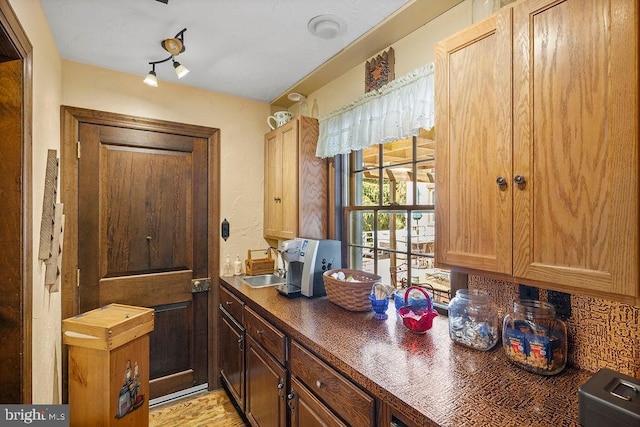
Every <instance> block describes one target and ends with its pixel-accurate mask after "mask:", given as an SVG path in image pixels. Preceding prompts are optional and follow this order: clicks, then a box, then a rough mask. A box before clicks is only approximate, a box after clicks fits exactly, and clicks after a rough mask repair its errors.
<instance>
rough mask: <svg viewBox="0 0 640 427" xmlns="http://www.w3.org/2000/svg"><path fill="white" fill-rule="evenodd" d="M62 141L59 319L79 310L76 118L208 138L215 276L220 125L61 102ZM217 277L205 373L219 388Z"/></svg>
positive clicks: (211, 253) (215, 269)
mask: <svg viewBox="0 0 640 427" xmlns="http://www.w3.org/2000/svg"><path fill="white" fill-rule="evenodd" d="M60 123H61V146H60V168H61V170H62V173H61V183H60V192H61V194H60V199H61V202H62V203H64V213H65V217H66V218H65V228H64V251H63V255H62V272H61V275H62V278H61V282H62V302H61V304H62V319H66V318H68V317H72V316H75V315H76V314H79V313H78V273H77V272H78V163H77V161H78V152H80V157H82V149H81V148H80V149H79V148H78V145H79V144H78V127H79V125H80V123H87V124H92V125H103V126H117V127H122V128H129V129H137V130H147V131H155V132H163V133H173V134H177V135H186V136H192V137H194V138H203V139H206V140H207V143H208V147H209V149H208V162H207V164H208V194H209V198H208V199H209V200H208V210H209V218H208V224H207V228H208V234H209V238H208V250H209V260H208V270H209V276H214V278H215V277H217V276H218V271H219V258H220V256H219V252H220V239H218V238H217V235H216V232H215V230H217V229H218V224H219V223H220V203H219V200H220V129H216V128H209V127H204V126H197V125H189V124H184V123H177V122H170V121H165V120H158V119H149V118H143V117H137V116H131V115H126V114H118V113H110V112H105V111H96V110H89V109H84V108H78V107H71V106H66V105H62V106H61V107H60ZM215 284H217V280H212V286H211V289H210V290H209V295H208V332H209V333H208V343H207V346H208V363H207V376H208V383H209V385H208V387H209V389H210V390H212V389H214V388H217V387H218V379H217V371H218V354H217V351H215V350H216V348H217V346H218V337H217V333H216V331H217V328H218V319H217V315H216V314H217V310H216V308H217V306H218V287H217V286H215ZM62 361H63V378H64V382H63V385H64V386H63V396H64V400H65V401H66V400H67V399H66V397H67V381H68V375H67V374H68V366H67V351H66V348H64V350H63V359H62Z"/></svg>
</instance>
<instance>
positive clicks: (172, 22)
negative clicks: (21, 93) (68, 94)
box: [41, 0, 462, 107]
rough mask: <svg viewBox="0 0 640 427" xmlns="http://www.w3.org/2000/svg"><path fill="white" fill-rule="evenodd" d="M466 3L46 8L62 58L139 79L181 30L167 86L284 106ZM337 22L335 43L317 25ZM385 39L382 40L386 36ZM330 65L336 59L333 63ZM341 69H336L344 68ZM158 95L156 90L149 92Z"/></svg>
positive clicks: (95, 0) (89, 2)
mask: <svg viewBox="0 0 640 427" xmlns="http://www.w3.org/2000/svg"><path fill="white" fill-rule="evenodd" d="M461 1H462V0H428V1H427V0H168V3H167V4H164V2H161V1H157V0H41V4H42V7H43V9H44V12H45V15H46V17H47V21H48V22H49V25H50V27H51V30H52V32H53V36H54V38H55V40H56V44H57V46H58V50H59V51H60V55H61V56H62V58H64V59H67V60H71V61H77V62H82V63H86V64H91V65H96V66H99V67H104V68H108V69H113V70H117V71H123V72H127V73H133V74H138V75H140V83H141V84H142V79H143V78H144V76H145V75H146V74H147V73H148V72H149V71H150V69H151V66H150V65H149V62H151V61H158V60H161V59H164V58H166V57H167V56H168V55H169V54H168V53H167V52H166V51H165V50H164V49H163V48H162V47H161V45H160V42H161V41H162V40H164V39H166V38H171V37H174V36H175V35H176V34H177V33H178V32H180V31H181V30H182V29H184V28H186V29H187V31H185V33H184V46H185V48H186V49H185V51H184V52H183V53H181V54H180V55H179V56H178V57H176V59H177V60H178V61H179V62H181V63H182V64H183V65H185V66H186V67H187V68H189V70H190V73H189V74H188V75H186V76H185V77H183V78H182V79H180V80H178V79H177V77H176V75H175V72H174V69H173V67H172V66H171V62H170V61H169V62H167V63H163V64H159V65H157V66H156V73H157V76H158V81H159V85H162V84H163V83H164V82H171V83H178V84H184V85H188V86H193V87H198V88H202V89H206V90H212V91H215V92H221V93H227V94H231V95H237V96H241V97H245V98H250V99H255V100H258V101H263V102H267V103H271V104H275V105H279V106H284V107H288V106H289V105H291V104H293V102H292V101H290V100H288V99H287V94H288V93H289V92H291V91H296V92H300V93H303V94H305V95H306V94H308V93H310V92H312V91H313V90H316V89H318V88H319V87H321V86H322V85H324V84H326V83H327V82H328V81H330V80H332V79H333V78H335V77H337V76H339V75H340V74H342V73H344V72H345V71H347V70H349V69H350V68H352V67H354V66H356V65H358V64H359V63H362V62H363V61H366V60H367V59H368V58H370V57H373V56H375V55H376V54H377V53H378V52H380V51H381V50H384V49H385V48H386V47H387V46H389V45H391V44H392V43H393V42H395V41H397V40H399V39H400V38H402V37H404V36H405V35H406V34H408V33H410V32H411V31H413V30H415V29H416V28H418V27H419V26H421V25H423V24H424V23H425V22H428V21H429V20H430V19H432V18H433V17H435V16H437V15H439V14H440V13H443V12H444V11H446V10H447V9H449V8H450V7H452V6H453V5H455V4H457V3H460V2H461ZM321 14H331V15H337V16H338V17H340V18H341V19H342V20H344V22H345V23H346V30H345V31H344V33H343V34H340V35H339V36H338V37H336V38H335V39H332V40H326V39H321V38H318V37H316V36H313V35H312V34H310V32H309V31H308V29H307V24H308V22H309V20H311V19H312V18H314V17H315V16H317V15H321ZM381 34H382V36H381ZM330 59H331V60H330ZM336 60H337V61H336ZM149 89H150V90H154V89H152V88H149Z"/></svg>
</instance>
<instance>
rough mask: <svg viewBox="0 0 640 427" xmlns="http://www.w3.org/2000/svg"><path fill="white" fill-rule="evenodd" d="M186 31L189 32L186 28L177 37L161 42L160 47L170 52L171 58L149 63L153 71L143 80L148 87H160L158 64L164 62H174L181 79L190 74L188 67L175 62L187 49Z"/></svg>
mask: <svg viewBox="0 0 640 427" xmlns="http://www.w3.org/2000/svg"><path fill="white" fill-rule="evenodd" d="M185 31H187V29H186V28H185V29H184V30H182V31H180V32H179V33H178V34H176V36H175V37H173V38H170V39H165V40H162V41H161V42H160V45H161V46H162V48H163V49H164V50H166V51H167V52H169V53H170V56H169V57H167V58H165V59H161V60H159V61H151V62H149V65H151V71H149V74H147V76H146V77H145V78H144V80H143V81H144V83H145V84H146V85H148V86H153V87H158V78H157V77H156V64H162V63H163V62H167V61H171V62H173V68H174V69H175V71H176V75H177V76H178V78H179V79H181V78H183V77H184V76H186V75H187V73H188V72H189V70H188V69H187V67H185V66H184V65H182V64H180V63H179V62H178V61H176V60H175V57H176V56H178V55H180V54H181V53H182V52H184V50H185V47H184V32H185Z"/></svg>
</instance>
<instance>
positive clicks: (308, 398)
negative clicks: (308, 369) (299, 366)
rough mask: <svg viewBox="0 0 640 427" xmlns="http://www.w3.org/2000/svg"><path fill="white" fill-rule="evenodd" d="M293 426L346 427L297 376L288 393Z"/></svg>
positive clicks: (293, 379)
mask: <svg viewBox="0 0 640 427" xmlns="http://www.w3.org/2000/svg"><path fill="white" fill-rule="evenodd" d="M287 404H288V406H289V409H290V411H291V427H334V426H335V427H346V426H347V425H346V424H345V423H343V422H342V421H341V420H340V418H338V417H337V416H335V415H334V414H333V412H331V411H330V410H329V408H327V407H326V406H325V405H324V404H323V403H322V402H321V401H320V400H318V398H317V397H315V396H314V395H313V393H311V392H310V391H309V390H308V389H307V388H306V387H305V386H304V385H303V384H302V383H301V382H300V381H298V380H297V379H296V378H295V377H293V378H291V388H290V390H289V394H288V395H287Z"/></svg>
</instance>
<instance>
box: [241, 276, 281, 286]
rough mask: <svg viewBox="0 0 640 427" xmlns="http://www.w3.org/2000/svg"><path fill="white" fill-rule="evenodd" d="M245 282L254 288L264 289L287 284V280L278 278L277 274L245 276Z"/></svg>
mask: <svg viewBox="0 0 640 427" xmlns="http://www.w3.org/2000/svg"><path fill="white" fill-rule="evenodd" d="M242 280H244V282H245V283H246V284H247V285H249V286H251V287H252V288H264V287H266V286H275V285H281V284H283V283H286V282H287V279H285V278H283V277H280V276H276V275H275V274H261V275H259V276H244V277H243V278H242Z"/></svg>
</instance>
